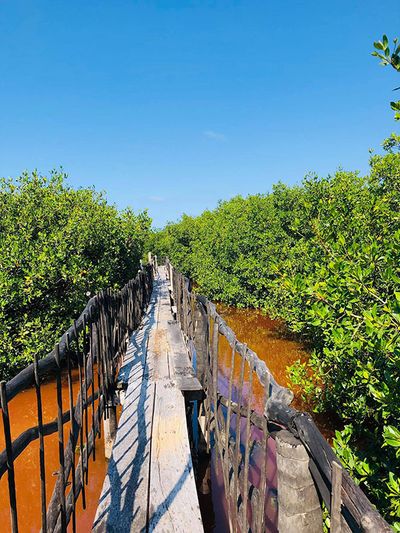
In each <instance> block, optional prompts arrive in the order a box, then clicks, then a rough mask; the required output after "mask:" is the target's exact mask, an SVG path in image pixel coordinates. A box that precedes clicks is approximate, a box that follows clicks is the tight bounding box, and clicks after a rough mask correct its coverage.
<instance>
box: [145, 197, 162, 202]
mask: <svg viewBox="0 0 400 533" xmlns="http://www.w3.org/2000/svg"><path fill="white" fill-rule="evenodd" d="M148 200H150V201H152V202H165V198H164V197H163V196H149V197H148Z"/></svg>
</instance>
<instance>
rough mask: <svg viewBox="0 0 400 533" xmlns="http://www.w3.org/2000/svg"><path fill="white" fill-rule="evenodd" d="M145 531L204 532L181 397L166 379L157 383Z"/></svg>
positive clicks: (172, 384) (183, 404) (179, 392)
mask: <svg viewBox="0 0 400 533" xmlns="http://www.w3.org/2000/svg"><path fill="white" fill-rule="evenodd" d="M148 530H149V531H168V532H182V533H186V532H187V531H191V532H192V533H195V532H202V531H203V526H202V521H201V515H200V509H199V503H198V497H197V492H196V485H195V480H194V474H193V465H192V458H191V455H190V446H189V439H188V433H187V427H186V414H185V403H184V398H183V396H182V393H181V391H179V390H178V389H177V388H176V387H175V386H174V383H173V382H170V381H168V380H165V381H164V382H158V383H157V384H156V398H155V405H154V419H153V434H152V454H151V476H150V505H149V529H148Z"/></svg>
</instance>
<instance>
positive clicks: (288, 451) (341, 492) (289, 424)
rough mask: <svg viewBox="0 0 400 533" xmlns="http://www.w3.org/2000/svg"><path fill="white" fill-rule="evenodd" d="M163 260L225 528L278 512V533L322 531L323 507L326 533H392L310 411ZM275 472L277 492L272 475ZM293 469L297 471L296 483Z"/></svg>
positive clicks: (255, 523) (254, 524)
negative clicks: (200, 392) (219, 487)
mask: <svg viewBox="0 0 400 533" xmlns="http://www.w3.org/2000/svg"><path fill="white" fill-rule="evenodd" d="M166 268H167V273H168V275H169V279H170V285H171V297H172V300H173V303H174V304H175V307H176V315H177V320H178V321H179V323H180V326H181V329H182V332H183V336H184V338H185V341H186V344H187V347H188V350H189V353H190V354H191V358H192V361H194V364H195V366H196V371H197V377H198V378H199V379H200V381H201V384H202V385H203V388H204V391H205V400H204V401H203V404H202V407H201V411H202V413H203V415H204V418H205V424H204V434H205V439H206V443H207V448H208V450H209V449H210V448H211V447H214V449H215V453H216V455H217V458H218V464H219V467H220V469H221V472H222V478H223V484H224V493H225V499H226V506H227V511H228V513H227V514H228V518H229V527H230V530H231V531H232V532H234V533H236V532H241V533H248V532H250V531H251V532H253V533H254V532H257V533H258V532H262V531H265V530H267V531H268V530H270V529H273V522H274V520H275V522H276V513H277V512H278V526H279V530H280V531H289V530H290V531H292V530H293V531H294V530H296V531H298V532H299V533H300V532H302V531H307V532H310V533H312V532H314V531H322V511H321V507H322V506H325V508H326V510H327V511H328V513H329V515H330V530H331V531H332V532H338V531H342V532H345V531H366V532H377V531H379V532H389V531H391V528H390V527H389V525H388V524H387V523H386V521H385V520H384V519H383V518H382V516H381V515H380V514H379V513H378V512H377V510H376V509H375V507H374V506H373V505H372V503H371V502H370V501H369V500H368V498H367V496H366V495H365V494H364V493H363V491H362V490H361V488H360V487H359V486H358V485H356V484H355V483H354V481H353V480H352V479H351V477H350V475H349V474H348V472H347V471H346V470H345V468H344V467H343V465H342V464H341V462H340V460H339V458H338V457H337V456H336V455H335V453H334V451H333V450H332V448H331V447H330V445H329V444H328V442H327V441H326V440H325V438H324V437H323V436H322V434H321V433H320V431H319V430H318V428H317V427H316V426H315V423H314V422H313V420H312V417H311V416H310V415H309V414H308V413H303V412H300V411H297V410H296V409H293V408H292V407H290V403H291V401H292V399H293V394H292V392H291V391H290V390H288V389H287V388H285V387H282V386H280V385H279V384H278V383H277V382H276V381H275V379H274V377H273V375H272V373H271V372H270V371H269V369H268V367H267V365H266V364H265V362H264V361H262V360H261V359H260V358H259V357H258V356H257V354H256V353H255V352H253V351H252V350H251V349H250V348H249V347H248V346H246V345H245V344H243V343H241V342H240V341H238V339H237V338H236V336H235V334H234V332H233V331H232V330H231V329H230V328H229V327H228V326H227V324H226V323H225V321H224V320H223V318H222V317H221V316H220V315H219V314H218V312H217V310H216V307H215V305H214V304H213V303H211V302H210V301H209V300H207V298H205V297H203V296H201V295H199V294H197V293H196V292H195V291H193V290H192V283H191V281H190V280H189V279H188V278H186V277H185V276H184V275H182V274H181V273H180V272H179V271H177V270H176V269H175V268H174V267H173V266H172V265H171V264H170V263H169V262H168V260H167V262H166ZM222 345H224V346H222ZM227 345H229V349H230V351H231V354H230V361H226V356H225V362H227V363H228V364H227V365H225V366H227V367H228V368H229V373H228V375H225V374H224V371H223V368H222V364H221V358H222V351H224V352H225V353H226V348H227ZM222 348H223V350H222ZM256 388H257V393H258V395H260V389H261V395H262V397H263V401H262V406H261V408H260V407H258V408H256V407H255V406H254V405H253V404H252V396H253V391H254V390H256ZM284 430H286V431H284ZM288 432H290V434H288ZM271 439H273V440H275V442H276V445H275V444H272V442H271ZM275 448H276V455H275V458H274V457H273V453H272V452H275ZM302 453H303V454H304V455H303V456H302V455H301V454H302ZM304 458H306V461H304ZM304 463H305V464H306V470H305V471H304V469H303V470H301V468H302V465H303V464H304ZM295 467H296V468H298V470H296V468H295ZM276 470H277V479H278V483H277V485H278V487H277V491H278V493H277V494H276V487H275V488H274V486H273V485H274V483H273V482H272V480H273V478H274V471H276ZM296 472H297V474H296ZM295 474H296V475H297V476H298V478H300V477H302V479H303V483H302V484H299V482H298V481H299V480H298V479H296V478H295ZM308 479H309V482H308V481H307V480H308ZM276 500H277V501H276ZM315 502H316V503H315ZM277 504H278V505H277ZM278 509H279V511H278ZM274 512H275V516H274ZM275 526H276V524H275ZM290 528H293V529H290Z"/></svg>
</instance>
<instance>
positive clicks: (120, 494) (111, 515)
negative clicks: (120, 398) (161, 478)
mask: <svg viewBox="0 0 400 533" xmlns="http://www.w3.org/2000/svg"><path fill="white" fill-rule="evenodd" d="M154 390H155V384H154V383H151V382H149V381H148V380H142V381H141V383H140V382H138V381H133V382H132V383H131V384H130V385H129V386H128V389H127V392H126V397H125V403H124V407H123V411H122V414H121V418H120V421H119V425H118V429H117V435H116V438H115V443H114V446H113V451H112V456H111V460H110V463H109V466H108V472H107V476H106V479H105V481H104V485H103V490H102V493H101V496H100V501H99V506H98V508H97V512H96V517H95V520H94V523H93V531H95V532H96V533H102V532H106V531H107V532H112V531H121V532H129V531H131V529H132V528H133V529H132V530H133V531H142V530H146V524H147V500H148V479H149V461H150V447H151V429H152V414H153V407H154Z"/></svg>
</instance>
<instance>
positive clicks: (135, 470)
mask: <svg viewBox="0 0 400 533" xmlns="http://www.w3.org/2000/svg"><path fill="white" fill-rule="evenodd" d="M159 274H160V275H159V277H158V280H157V281H156V282H155V283H154V292H153V296H152V299H151V305H150V309H149V312H148V313H147V315H146V317H145V319H144V321H143V323H142V326H141V327H140V328H139V330H137V331H136V332H135V333H134V335H133V336H132V338H131V340H130V344H129V346H128V350H127V352H126V355H125V358H124V361H123V364H122V366H121V369H120V371H119V375H118V381H119V382H120V384H121V386H120V388H121V389H124V388H126V386H127V388H126V391H125V395H124V396H125V398H124V403H123V410H122V414H121V418H120V421H119V425H118V430H117V435H116V440H115V444H114V448H113V452H112V457H111V461H110V465H109V469H108V474H107V478H106V480H105V482H104V486H103V491H102V495H101V498H100V503H99V507H98V510H97V513H96V518H95V522H94V525H93V531H95V532H96V533H103V532H108V533H111V532H114V531H118V532H121V533H125V532H126V533H128V532H136V531H138V532H139V531H160V532H161V531H185V532H186V531H188V530H189V529H190V530H192V529H193V525H194V531H195V532H196V531H203V527H202V521H201V516H200V510H199V504H198V497H197V492H196V485H195V480H194V475H193V466H192V460H191V455H190V445H189V438H188V431H187V424H186V410H185V400H184V397H183V394H182V392H181V390H180V388H179V387H181V386H185V387H188V388H189V387H193V390H194V391H195V392H197V391H198V387H199V386H200V384H199V383H198V384H196V383H195V382H193V375H192V374H191V373H190V372H188V371H187V369H186V370H185V372H183V368H182V365H183V366H185V367H186V366H189V365H190V359H189V356H188V354H187V351H186V350H185V347H184V344H183V338H182V335H181V334H180V331H179V330H178V333H179V334H180V337H178V336H177V335H176V332H175V334H174V335H173V336H172V337H173V342H172V341H171V334H170V322H171V307H170V299H169V292H168V286H167V282H166V278H165V272H164V271H163V269H160V272H159ZM175 349H176V350H177V353H178V359H177V361H178V362H180V364H181V366H180V367H178V368H180V370H181V375H177V376H176V377H175V376H174V372H175V366H174V365H173V364H172V351H173V350H175ZM183 355H185V359H184V360H183V358H182V357H181V356H183ZM171 378H173V379H171ZM186 378H187V381H186V382H185V383H183V380H184V379H186ZM196 381H197V380H196ZM189 382H190V383H189ZM193 383H194V384H193ZM200 389H201V387H200Z"/></svg>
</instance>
